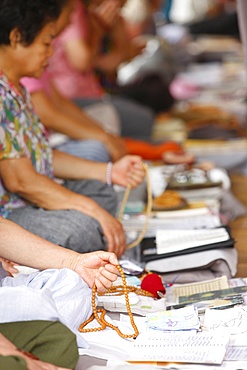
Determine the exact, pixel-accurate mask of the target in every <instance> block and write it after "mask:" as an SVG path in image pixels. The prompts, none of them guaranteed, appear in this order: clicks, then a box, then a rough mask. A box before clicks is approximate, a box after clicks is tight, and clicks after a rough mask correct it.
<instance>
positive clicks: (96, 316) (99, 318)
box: [78, 265, 139, 339]
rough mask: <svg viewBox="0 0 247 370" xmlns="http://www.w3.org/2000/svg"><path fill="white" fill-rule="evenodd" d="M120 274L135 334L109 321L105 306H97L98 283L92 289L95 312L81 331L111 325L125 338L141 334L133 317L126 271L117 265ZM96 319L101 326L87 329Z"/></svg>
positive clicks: (82, 325)
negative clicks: (106, 318) (124, 331)
mask: <svg viewBox="0 0 247 370" xmlns="http://www.w3.org/2000/svg"><path fill="white" fill-rule="evenodd" d="M116 267H117V269H118V271H119V273H120V275H121V278H122V281H123V292H124V296H125V304H126V308H127V312H128V315H129V318H130V323H131V326H132V328H133V329H134V333H133V334H123V333H122V332H121V331H120V329H119V328H118V327H117V326H115V325H112V324H111V323H109V322H107V321H106V320H105V314H106V311H105V309H104V308H97V306H96V292H97V288H96V285H94V287H93V289H92V308H93V313H92V315H91V316H90V318H89V319H88V320H86V321H85V322H84V323H82V324H81V325H80V326H79V329H78V330H79V331H80V332H81V333H88V332H96V331H101V330H104V329H105V328H106V327H109V328H111V329H113V330H115V331H116V332H117V333H118V335H119V336H120V337H122V338H124V339H129V338H133V339H135V338H136V337H137V336H138V335H139V331H138V329H137V326H136V324H135V322H134V318H133V314H132V312H131V308H130V303H129V296H128V289H127V282H126V279H125V276H124V272H123V270H122V268H121V266H119V265H118V266H116ZM99 313H101V316H99ZM94 319H96V320H97V321H98V323H99V324H100V326H99V327H97V328H89V329H86V328H85V327H86V326H87V325H88V324H89V323H90V322H92V321H93V320H94Z"/></svg>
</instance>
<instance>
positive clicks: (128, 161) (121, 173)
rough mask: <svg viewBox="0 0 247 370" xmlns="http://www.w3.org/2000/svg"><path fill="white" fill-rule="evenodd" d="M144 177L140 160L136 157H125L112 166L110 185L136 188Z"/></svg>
mask: <svg viewBox="0 0 247 370" xmlns="http://www.w3.org/2000/svg"><path fill="white" fill-rule="evenodd" d="M144 177H145V170H144V167H143V165H142V158H141V157H139V156H137V155H126V156H124V157H123V158H121V159H120V160H119V161H117V162H115V163H114V164H113V166H112V183H113V184H117V185H121V186H125V187H126V186H128V185H130V186H131V187H132V188H136V187H137V186H138V185H140V184H141V183H142V182H143V180H144Z"/></svg>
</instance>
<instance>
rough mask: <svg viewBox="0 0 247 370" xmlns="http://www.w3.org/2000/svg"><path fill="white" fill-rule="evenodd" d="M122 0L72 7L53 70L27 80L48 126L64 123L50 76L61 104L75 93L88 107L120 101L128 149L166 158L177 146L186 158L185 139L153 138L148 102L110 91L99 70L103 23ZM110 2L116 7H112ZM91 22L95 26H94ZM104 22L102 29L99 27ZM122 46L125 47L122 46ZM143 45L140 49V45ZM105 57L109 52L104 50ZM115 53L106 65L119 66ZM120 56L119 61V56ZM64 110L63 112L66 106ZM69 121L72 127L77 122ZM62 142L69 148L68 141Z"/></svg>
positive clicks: (59, 39) (145, 156) (56, 49)
mask: <svg viewBox="0 0 247 370" xmlns="http://www.w3.org/2000/svg"><path fill="white" fill-rule="evenodd" d="M120 4H121V3H120V2H119V1H117V2H112V1H108V0H105V1H103V2H101V4H100V6H101V11H100V12H99V10H97V12H96V10H90V11H86V10H85V9H84V7H83V2H82V1H81V0H78V1H77V3H76V9H75V11H74V12H73V13H72V17H71V24H70V25H69V26H67V27H66V29H65V30H64V31H63V32H62V33H61V34H60V35H59V36H58V37H56V40H55V42H54V55H53V56H52V58H51V59H50V62H49V66H48V69H47V71H46V72H45V73H44V74H43V75H42V77H41V78H40V79H39V80H37V79H28V78H27V79H24V80H23V82H24V84H25V86H26V87H27V88H28V90H29V92H30V93H31V95H32V101H33V103H34V105H35V108H36V111H37V112H38V113H39V116H40V117H42V122H44V124H45V125H46V126H47V127H50V123H49V122H51V124H52V125H54V122H55V121H56V122H57V129H59V127H58V124H59V125H61V122H62V121H63V118H62V117H61V118H60V119H59V120H55V121H54V120H53V119H52V114H51V113H50V109H51V108H52V106H53V105H54V103H53V102H52V101H51V99H50V98H48V92H46V91H47V90H46V87H45V86H46V84H47V82H48V81H49V85H50V86H52V91H53V94H52V96H53V99H54V101H56V104H57V107H63V108H62V109H64V107H66V104H67V103H68V100H67V99H65V98H63V97H66V98H69V99H73V100H74V101H75V102H76V104H77V105H78V106H80V107H83V108H84V109H85V107H86V108H88V107H89V108H90V107H91V106H92V105H93V103H99V102H100V103H101V104H102V103H103V104H106V102H107V104H109V103H110V104H111V105H112V106H114V108H116V109H117V110H118V113H119V115H120V117H122V118H121V122H122V125H121V132H120V131H119V134H121V135H122V136H124V137H123V141H122V142H124V145H125V148H126V151H127V152H128V153H129V154H139V155H141V156H142V158H143V159H148V160H159V159H162V157H163V154H164V153H165V152H172V153H173V154H174V156H176V155H179V158H178V157H177V156H176V160H178V159H179V160H180V158H181V154H183V149H182V148H181V145H179V144H177V143H175V142H168V143H167V142H164V143H161V144H152V143H151V142H150V140H151V126H152V125H151V126H150V127H149V126H146V123H145V122H146V119H145V110H146V108H144V106H140V105H138V104H136V103H135V102H134V101H132V100H130V99H125V98H123V97H121V96H119V95H116V96H115V95H109V94H106V93H105V92H104V91H103V89H102V87H101V86H100V84H99V82H98V79H97V77H96V75H95V73H94V71H93V65H94V64H95V63H96V60H98V59H99V60H100V58H99V56H98V53H99V51H98V50H97V45H98V43H99V41H98V40H97V37H99V38H101V37H103V35H104V33H105V29H104V28H103V27H100V25H101V24H102V23H104V22H105V23H107V24H108V23H110V20H111V18H110V16H109V14H111V17H112V20H111V22H113V21H114V20H116V17H117V16H118V10H119V7H120ZM107 7H108V8H109V9H110V10H111V12H109V9H108V8H107ZM90 9H91V8H90ZM93 9H94V8H93ZM107 9H108V13H107V11H106V10H107ZM94 12H96V13H97V17H96V16H95V17H93V16H94ZM105 13H107V14H108V17H106V15H105ZM91 18H92V19H91ZM108 18H110V20H109V19H108ZM90 26H92V30H91V32H90V28H89V27H90ZM93 26H94V27H93ZM94 28H96V29H94ZM99 28H100V30H98V29H99ZM98 34H99V35H98ZM95 39H96V40H95ZM134 45H135V44H134ZM95 49H96V50H95ZM133 49H134V46H133ZM120 50H121V52H122V48H121V46H120ZM134 50H135V49H134ZM137 50H139V51H138V52H140V47H139V48H137ZM117 52H119V50H118V51H117ZM117 52H116V53H117ZM136 53H137V51H133V54H132V56H133V55H136ZM128 55H129V54H128ZM103 58H106V57H105V56H104V57H103ZM108 58H109V59H110V58H111V56H108ZM119 58H120V57H119ZM126 58H127V59H128V58H130V55H129V56H128V57H127V56H126V57H125V56H121V59H124V60H125V59H126ZM109 59H107V60H108V62H107V63H106V62H105V63H103V64H102V65H105V64H107V65H112V68H113V69H114V68H116V61H115V60H114V57H112V59H113V62H112V61H110V62H109ZM117 60H118V62H119V59H117ZM114 63H115V64H114ZM51 81H52V83H51ZM58 92H59V93H58ZM52 111H54V109H52ZM134 112H135V113H134ZM59 114H60V115H61V114H62V111H61V110H60V109H59ZM99 116H100V117H102V116H104V112H103V114H99ZM133 122H134V124H133ZM69 127H70V129H71V125H70V126H69ZM148 127H149V128H148ZM115 133H116V132H115ZM141 139H144V140H145V141H142V140H141ZM59 148H61V149H62V150H63V149H64V148H63V147H59ZM184 160H187V159H185V158H184V157H183V158H182V161H184Z"/></svg>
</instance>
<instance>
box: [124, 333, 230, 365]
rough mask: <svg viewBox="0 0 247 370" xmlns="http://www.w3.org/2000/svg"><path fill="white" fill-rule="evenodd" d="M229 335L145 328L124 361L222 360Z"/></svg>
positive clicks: (213, 362) (207, 361)
mask: <svg viewBox="0 0 247 370" xmlns="http://www.w3.org/2000/svg"><path fill="white" fill-rule="evenodd" d="M229 339H230V336H228V335H220V334H214V333H206V332H195V331H189V332H186V331H181V332H169V333H167V332H164V333H162V332H158V333H156V332H155V333H154V332H146V333H143V334H140V335H139V336H138V337H137V339H136V340H135V342H134V343H133V345H132V347H131V351H130V354H129V357H128V359H127V361H128V362H183V363H201V364H218V365H220V364H221V363H222V362H223V359H224V356H225V354H226V350H227V347H228V344H229Z"/></svg>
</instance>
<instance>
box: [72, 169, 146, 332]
mask: <svg viewBox="0 0 247 370" xmlns="http://www.w3.org/2000/svg"><path fill="white" fill-rule="evenodd" d="M142 165H143V167H144V169H145V172H146V178H147V193H148V202H147V209H146V221H145V223H144V226H143V230H142V232H141V233H140V235H139V237H138V238H137V240H135V241H134V242H132V243H131V244H129V245H128V246H127V248H133V247H135V246H136V245H138V244H139V243H140V242H141V240H142V239H143V237H144V235H145V233H146V231H147V226H148V221H149V218H150V214H151V210H152V191H151V181H150V177H149V171H148V166H147V165H146V164H145V163H143V164H142ZM130 190H131V186H130V185H128V186H127V189H126V192H125V195H124V198H123V201H122V205H121V208H120V211H119V215H118V220H120V221H121V219H122V215H123V213H124V209H125V206H126V202H127V200H128V197H129V193H130ZM116 267H117V269H118V271H119V273H120V275H121V278H122V282H123V285H122V286H112V287H111V288H110V289H109V290H108V291H107V292H106V293H104V294H105V295H123V294H124V296H125V304H126V309H127V312H128V315H129V318H130V323H131V326H132V328H133V329H134V333H133V334H124V333H122V332H121V331H120V329H119V328H118V327H117V326H115V325H113V324H111V323H109V322H107V321H106V320H105V314H106V311H105V309H104V308H97V306H96V293H97V288H96V285H94V287H93V289H92V308H93V313H92V315H91V316H90V317H89V319H88V320H86V321H84V322H83V323H82V324H81V325H80V326H79V329H78V330H79V331H80V332H81V333H88V332H96V331H101V330H104V329H106V327H109V328H111V329H113V330H115V331H116V332H117V333H118V335H119V336H120V337H122V338H124V339H129V338H133V339H135V338H136V337H137V336H138V335H139V331H138V329H137V326H136V324H135V322H134V318H133V314H132V312H131V308H130V303H129V296H128V293H129V292H135V293H136V294H139V295H143V296H148V297H153V294H152V293H149V292H147V291H145V290H143V289H139V288H136V287H133V286H132V287H131V286H127V282H126V279H125V276H124V272H123V270H122V268H121V266H119V265H118V266H116ZM99 295H100V294H99ZM100 313H101V316H99V314H100ZM94 319H96V320H97V321H98V323H99V325H100V326H99V327H97V328H88V329H86V328H85V327H86V326H87V325H88V324H89V323H90V322H92V321H93V320H94Z"/></svg>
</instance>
